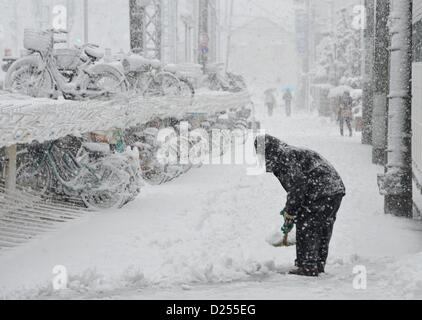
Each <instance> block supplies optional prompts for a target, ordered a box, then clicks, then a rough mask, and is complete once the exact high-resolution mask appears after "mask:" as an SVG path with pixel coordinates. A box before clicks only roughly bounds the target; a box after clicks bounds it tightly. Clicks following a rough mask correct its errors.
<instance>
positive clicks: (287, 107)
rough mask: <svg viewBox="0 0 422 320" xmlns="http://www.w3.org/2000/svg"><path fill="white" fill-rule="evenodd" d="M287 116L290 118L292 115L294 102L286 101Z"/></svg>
mask: <svg viewBox="0 0 422 320" xmlns="http://www.w3.org/2000/svg"><path fill="white" fill-rule="evenodd" d="M286 115H287V116H288V117H290V116H291V115H292V102H291V101H288V100H286Z"/></svg>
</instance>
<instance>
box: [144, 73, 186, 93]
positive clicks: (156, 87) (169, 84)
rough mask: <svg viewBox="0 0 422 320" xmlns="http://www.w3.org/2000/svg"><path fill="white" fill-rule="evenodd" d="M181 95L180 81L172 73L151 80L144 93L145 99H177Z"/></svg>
mask: <svg viewBox="0 0 422 320" xmlns="http://www.w3.org/2000/svg"><path fill="white" fill-rule="evenodd" d="M180 93H181V88H180V81H179V79H178V78H177V77H176V76H175V75H173V74H171V73H168V72H162V73H159V74H157V75H156V76H155V77H154V78H153V79H151V80H150V82H149V83H148V86H147V88H146V90H145V92H144V97H146V98H150V97H161V96H166V97H167V96H169V97H177V96H180Z"/></svg>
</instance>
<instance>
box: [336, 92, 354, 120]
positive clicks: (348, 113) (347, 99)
mask: <svg viewBox="0 0 422 320" xmlns="http://www.w3.org/2000/svg"><path fill="white" fill-rule="evenodd" d="M339 112H341V114H340V115H339V116H340V117H343V118H352V117H353V98H352V97H351V96H349V95H347V96H343V97H341V99H340V110H339Z"/></svg>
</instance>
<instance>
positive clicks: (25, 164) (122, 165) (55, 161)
mask: <svg viewBox="0 0 422 320" xmlns="http://www.w3.org/2000/svg"><path fill="white" fill-rule="evenodd" d="M65 144H66V143H65ZM66 145H67V144H66ZM44 148H45V149H44ZM26 154H27V156H26V157H25V156H24V158H23V159H21V160H20V165H19V168H18V170H17V184H18V185H19V186H21V187H23V188H26V189H27V191H28V192H33V193H36V194H37V195H41V196H43V195H45V194H47V193H48V192H50V191H53V192H54V193H55V194H60V193H64V194H65V195H68V196H77V197H80V198H81V199H82V201H83V202H84V203H85V205H86V207H88V208H90V209H94V210H98V209H110V208H120V207H122V206H123V205H124V204H125V203H127V202H128V201H130V200H133V199H134V198H135V197H136V196H137V194H139V192H140V188H141V185H142V182H141V181H142V180H141V177H140V174H139V154H138V153H137V152H136V151H126V152H124V153H112V152H111V151H110V147H109V145H108V144H98V143H83V144H82V145H81V148H80V149H79V152H78V153H77V155H76V156H74V155H73V153H72V152H70V151H69V150H68V149H67V148H65V147H63V146H62V145H61V144H60V142H52V143H48V144H47V146H46V145H45V144H44V145H35V146H32V147H30V150H29V151H27V153H26Z"/></svg>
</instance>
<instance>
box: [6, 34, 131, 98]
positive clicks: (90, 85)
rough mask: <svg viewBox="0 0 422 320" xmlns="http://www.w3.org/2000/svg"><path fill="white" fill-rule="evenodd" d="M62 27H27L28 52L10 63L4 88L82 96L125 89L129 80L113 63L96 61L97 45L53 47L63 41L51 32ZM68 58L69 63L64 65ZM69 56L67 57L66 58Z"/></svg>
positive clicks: (31, 93) (43, 94) (98, 57)
mask: <svg viewBox="0 0 422 320" xmlns="http://www.w3.org/2000/svg"><path fill="white" fill-rule="evenodd" d="M62 33H66V32H65V31H61V30H48V31H35V30H30V29H26V30H25V33H24V47H25V49H27V50H29V51H30V52H31V54H30V55H28V56H25V57H23V58H21V59H19V60H17V61H16V62H15V63H13V64H12V65H11V67H10V68H9V70H8V72H7V74H6V78H5V89H6V90H9V91H12V92H17V93H22V94H26V95H29V96H32V97H49V98H56V97H57V96H58V93H59V92H60V93H61V94H62V95H63V96H64V98H66V99H73V100H82V99H87V98H100V97H107V96H110V95H115V94H119V93H124V92H126V91H127V90H128V82H127V80H126V77H125V76H124V74H123V73H122V72H121V71H120V70H119V69H118V68H117V67H115V66H113V65H111V64H106V63H99V60H101V59H102V57H103V53H101V52H99V51H98V50H97V48H98V47H97V46H95V45H93V44H86V45H83V46H81V47H77V48H75V49H67V50H64V49H62V50H61V51H60V50H54V44H55V43H63V42H64V41H62V40H57V39H55V37H54V35H57V34H62ZM65 59H67V61H68V64H69V65H68V66H67V68H66V67H65V68H63V61H64V60H65ZM69 59H70V61H69Z"/></svg>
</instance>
